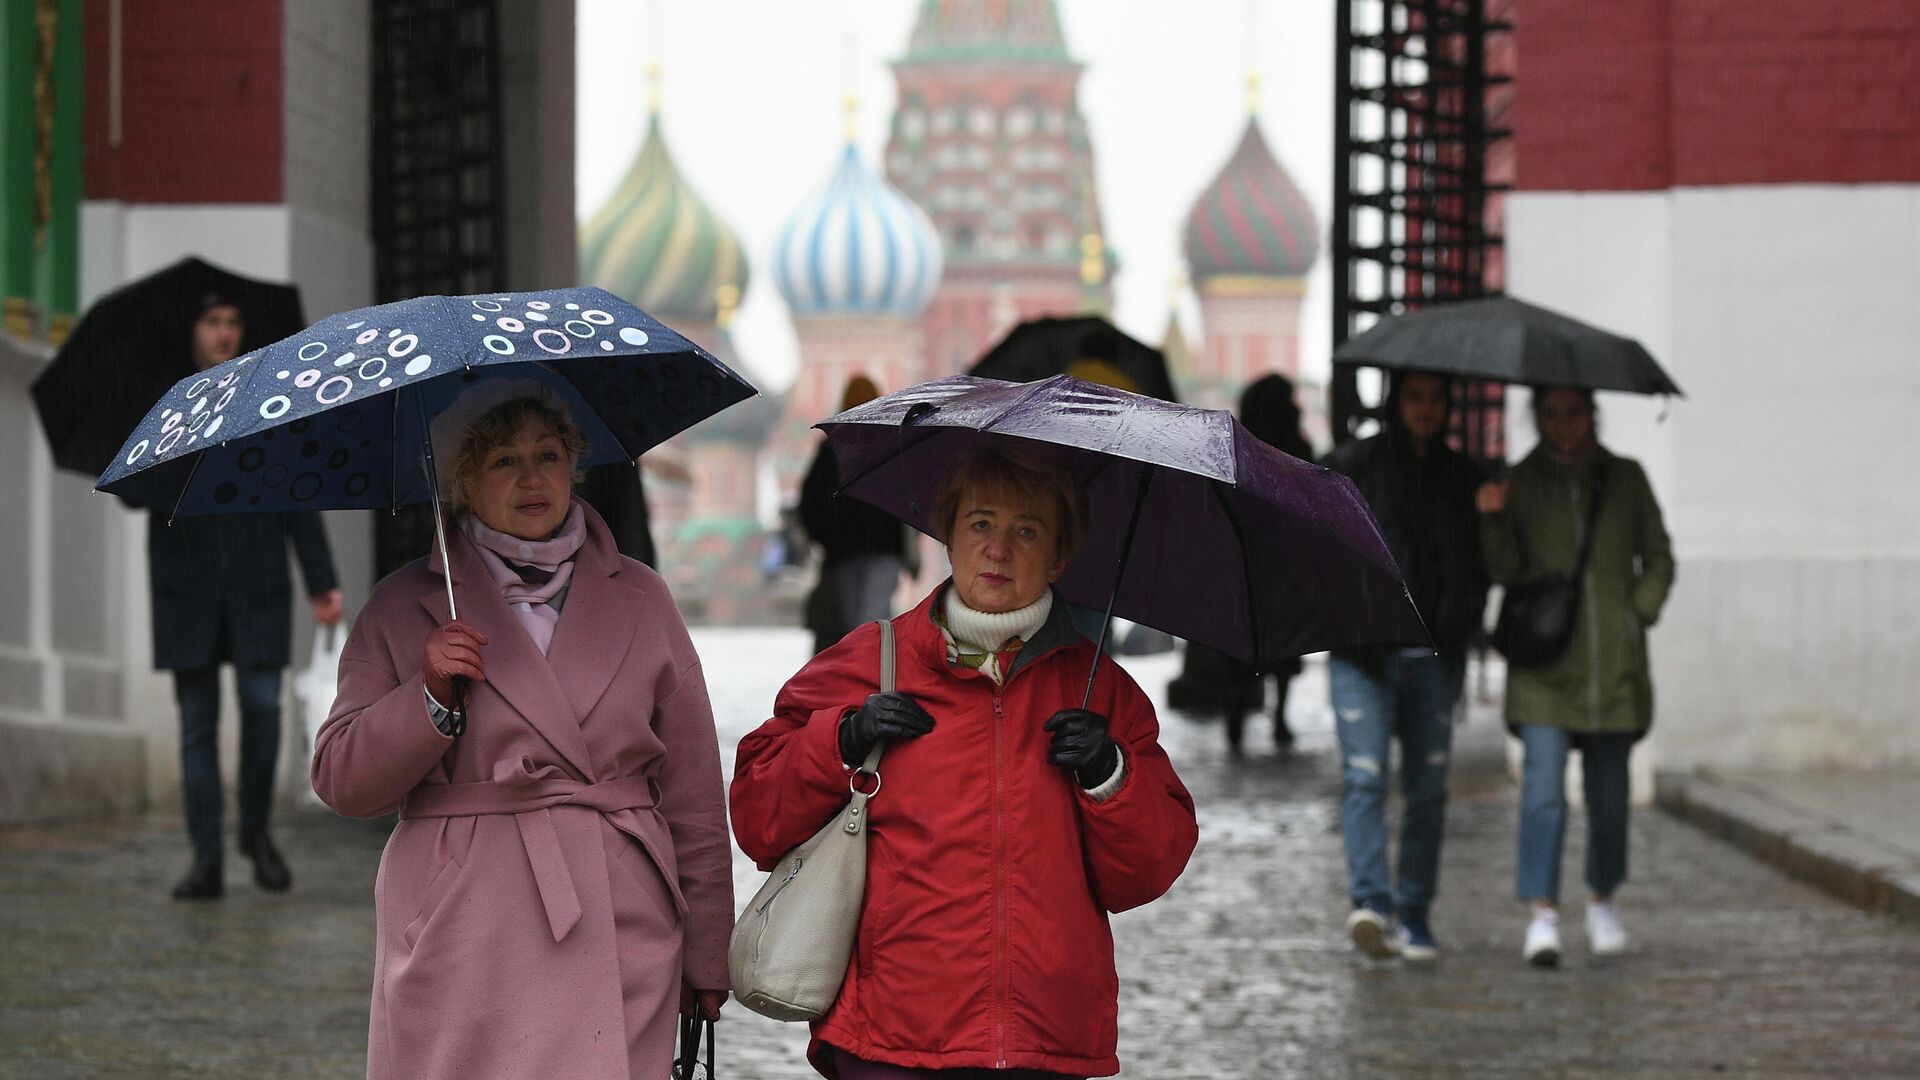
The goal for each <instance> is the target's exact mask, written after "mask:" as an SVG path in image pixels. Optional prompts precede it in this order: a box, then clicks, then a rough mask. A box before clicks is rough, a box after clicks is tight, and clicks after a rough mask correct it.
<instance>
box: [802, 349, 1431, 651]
mask: <svg viewBox="0 0 1920 1080" xmlns="http://www.w3.org/2000/svg"><path fill="white" fill-rule="evenodd" d="M816 426H818V427H820V428H821V429H822V430H824V431H825V432H826V433H827V437H828V438H829V439H831V440H832V441H833V444H834V449H835V452H836V453H837V454H838V456H839V460H840V481H841V490H842V491H844V492H845V493H846V494H849V495H852V496H854V497H855V498H859V499H863V500H865V501H867V502H869V503H872V504H874V505H875V506H878V507H880V508H882V509H884V510H887V511H888V512H890V513H892V514H894V515H895V516H896V517H899V518H900V519H901V520H903V521H905V522H907V523H908V524H910V525H912V526H913V527H914V528H916V529H919V530H920V531H921V532H925V533H928V534H929V535H937V532H938V530H936V528H935V523H934V522H933V521H932V520H930V514H931V513H932V510H933V503H934V498H935V492H936V490H937V488H938V486H939V484H940V481H941V479H942V478H943V477H944V476H945V475H946V473H947V470H948V468H949V467H950V466H951V465H952V464H953V463H954V462H955V461H956V460H958V459H959V457H960V456H961V455H962V454H964V453H966V452H968V451H969V450H971V449H972V448H974V447H976V446H978V445H980V443H981V442H982V441H983V440H992V439H1027V440H1032V441H1035V442H1043V443H1050V444H1052V445H1054V446H1056V447H1058V448H1059V452H1060V453H1061V454H1062V455H1063V456H1064V457H1065V458H1066V459H1067V460H1068V461H1069V462H1070V463H1071V464H1072V466H1073V468H1074V469H1075V471H1076V472H1077V473H1078V475H1079V476H1080V477H1081V478H1082V479H1083V480H1084V481H1085V491H1086V496H1087V501H1088V508H1089V510H1090V512H1091V514H1092V517H1093V528H1092V530H1091V533H1090V536H1089V538H1088V542H1087V545H1086V548H1085V549H1084V550H1083V551H1082V552H1081V553H1080V555H1079V556H1078V557H1077V558H1076V559H1074V561H1073V563H1072V564H1071V565H1070V566H1069V567H1068V568H1067V571H1066V573H1065V574H1063V575H1062V576H1061V578H1060V580H1059V581H1058V582H1057V583H1056V586H1057V588H1058V589H1059V590H1060V593H1061V595H1063V596H1065V597H1066V598H1067V599H1068V600H1070V601H1072V602H1074V603H1077V604H1082V605H1085V606H1088V607H1094V608H1102V609H1104V608H1106V607H1108V604H1109V601H1111V602H1112V613H1113V614H1115V615H1118V616H1121V617H1123V618H1127V619H1131V620H1133V621H1134V622H1140V623H1146V624H1147V625H1149V626H1153V627H1157V628H1159V629H1161V630H1165V631H1166V632H1168V633H1170V634H1175V635H1177V636H1179V637H1183V638H1187V639H1189V640H1192V641H1198V642H1202V643H1204V644H1207V645H1211V646H1213V647H1214V648H1217V649H1220V650H1222V651H1223V652H1227V653H1230V654H1232V655H1234V656H1237V657H1240V658H1241V659H1243V660H1246V661H1248V662H1250V663H1254V664H1272V663H1276V662H1278V661H1280V660H1284V659H1288V658H1291V657H1294V656H1298V655H1300V654H1302V653H1308V652H1317V651H1320V650H1323V649H1332V648H1340V647H1344V646H1354V645H1368V644H1405V645H1417V644H1424V643H1425V642H1426V640H1427V636H1426V631H1425V628H1424V627H1423V626H1422V624H1421V622H1420V617H1419V615H1418V613H1417V612H1416V611H1415V610H1414V607H1413V601H1412V600H1411V599H1410V598H1409V597H1408V595H1407V590H1406V586H1405V584H1404V583H1403V582H1402V581H1401V579H1400V574H1399V571H1398V569H1397V568H1396V567H1395V566H1394V563H1393V557H1392V556H1391V555H1389V554H1388V552H1387V548H1386V544H1385V542H1384V541H1383V540H1382V539H1381V537H1380V531H1379V527H1378V526H1377V524H1376V523H1375V522H1374V519H1373V516H1372V515H1371V514H1370V513H1368V511H1367V505H1366V503H1365V501H1364V500H1362V499H1361V497H1360V494H1359V492H1358V491H1357V490H1356V489H1355V488H1354V486H1353V484H1352V482H1351V481H1349V480H1347V478H1346V477H1343V476H1341V475H1339V474H1338V473H1335V472H1332V471H1330V470H1328V469H1323V468H1321V467H1319V466H1317V465H1313V464H1310V463H1308V462H1305V461H1301V460H1300V459H1298V458H1294V457H1289V456H1288V455H1286V454H1283V453H1281V452H1280V451H1278V450H1275V449H1274V448H1272V447H1271V446H1268V445H1267V444H1265V443H1263V442H1261V441H1260V440H1259V439H1256V438H1254V437H1253V436H1252V435H1250V434H1248V433H1247V430H1246V429H1245V428H1243V427H1241V426H1240V425H1239V424H1238V423H1237V422H1236V421H1235V420H1234V419H1233V417H1232V416H1231V415H1230V414H1228V413H1225V412H1217V411H1211V410H1204V409H1193V408H1187V407H1184V406H1180V405H1175V404H1172V403H1169V402H1165V401H1160V400H1156V399H1154V398H1149V397H1144V396H1142V395H1139V394H1129V393H1127V392H1125V391H1123V390H1115V389H1113V388H1111V387H1106V386H1100V385H1096V384H1093V383H1088V382H1084V381H1082V380H1079V379H1074V378H1071V377H1068V376H1064V375H1059V376H1054V377H1053V378H1050V379H1045V380H1043V381H1041V382H1037V383H1027V384H1017V383H1007V382H1001V381H998V380H992V379H979V378H974V377H971V376H966V375H956V376H952V377H950V378H945V379H936V380H934V381H933V382H928V383H921V384H920V385H918V386H913V387H909V388H907V389H905V390H901V391H898V392H896V393H893V394H888V395H887V396H885V397H882V398H877V399H875V400H874V401H871V402H868V403H867V404H865V405H862V406H860V407H858V408H855V409H850V410H848V411H846V412H844V413H841V414H839V415H838V416H834V417H832V418H830V419H828V420H825V421H823V422H821V423H820V424H818V425H816ZM1136 515H1137V518H1136ZM1135 520H1137V524H1138V528H1137V531H1135V530H1133V529H1132V526H1131V525H1130V522H1134V521H1135ZM1130 532H1132V533H1133V535H1132V536H1131V537H1129V533H1130ZM1129 539H1131V545H1130V547H1129ZM1128 564H1131V565H1132V569H1131V570H1130V571H1128V570H1125V567H1126V566H1127V565H1128ZM1116 574H1117V585H1118V591H1117V593H1116V591H1115V587H1116Z"/></svg>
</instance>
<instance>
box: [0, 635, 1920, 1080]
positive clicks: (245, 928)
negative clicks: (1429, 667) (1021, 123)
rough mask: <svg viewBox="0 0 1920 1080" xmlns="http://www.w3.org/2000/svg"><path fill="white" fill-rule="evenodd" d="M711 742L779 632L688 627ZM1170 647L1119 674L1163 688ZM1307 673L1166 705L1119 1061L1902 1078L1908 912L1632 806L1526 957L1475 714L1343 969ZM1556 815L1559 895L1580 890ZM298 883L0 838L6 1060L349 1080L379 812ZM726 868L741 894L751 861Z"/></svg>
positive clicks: (1159, 1067) (1909, 1021)
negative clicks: (1182, 797)
mask: <svg viewBox="0 0 1920 1080" xmlns="http://www.w3.org/2000/svg"><path fill="white" fill-rule="evenodd" d="M696 637H697V640H698V643H699V645H700V647H701V653H702V655H703V656H704V657H706V658H707V663H708V667H709V675H708V677H709V680H710V682H711V684H712V686H713V687H714V691H715V697H716V712H717V713H718V714H719V715H720V717H721V718H722V720H721V723H722V728H723V743H724V744H725V745H726V746H727V747H729V748H730V746H731V743H732V742H733V740H734V739H736V738H737V737H738V736H739V735H740V734H741V733H743V732H744V731H745V730H747V729H748V728H750V727H751V726H752V725H754V724H756V723H758V722H759V719H760V714H761V710H763V709H764V708H765V704H766V702H767V701H769V700H770V699H771V695H772V691H773V689H774V688H776V687H777V686H778V685H779V683H780V682H781V681H782V680H783V679H784V678H785V677H786V675H788V674H789V673H791V671H792V670H793V669H794V668H795V667H797V666H798V665H799V663H800V662H801V661H802V660H803V659H804V647H805V640H806V639H805V636H804V635H802V634H801V633H799V632H798V631H766V630H749V631H739V630H712V631H703V632H700V633H699V634H697V635H696ZM1176 663H1177V662H1176V660H1175V659H1174V658H1173V657H1171V656H1161V657H1144V658H1132V659H1129V660H1128V661H1127V664H1128V666H1129V667H1130V668H1131V669H1132V670H1133V671H1134V673H1135V675H1136V677H1137V678H1138V679H1139V680H1140V681H1141V683H1142V685H1144V686H1145V687H1146V688H1147V689H1148V690H1149V692H1150V693H1153V694H1155V695H1156V696H1159V695H1160V694H1161V692H1162V691H1163V690H1164V687H1165V684H1166V681H1167V679H1168V678H1169V677H1170V676H1171V675H1172V674H1173V672H1174V669H1175V667H1176ZM1323 671H1324V669H1322V668H1320V667H1319V666H1317V665H1309V668H1308V672H1307V674H1306V675H1304V676H1302V677H1301V678H1300V679H1299V680H1297V681H1296V682H1295V684H1294V691H1293V708H1292V710H1291V712H1292V714H1293V717H1294V722H1295V727H1296V729H1298V730H1299V731H1300V733H1301V740H1300V746H1299V749H1298V750H1297V751H1296V752H1295V753H1294V754H1292V755H1290V756H1286V757H1277V756H1275V755H1274V754H1273V752H1272V749H1271V746H1270V744H1269V743H1268V741H1267V728H1266V726H1265V724H1263V723H1256V724H1255V725H1253V730H1252V732H1251V733H1250V736H1249V743H1250V746H1249V749H1250V751H1251V755H1250V760H1249V761H1248V762H1247V763H1244V764H1235V763H1233V762H1230V761H1229V760H1228V759H1227V757H1226V754H1225V752H1224V749H1223V740H1222V737H1221V733H1220V731H1219V727H1218V725H1217V724H1215V725H1208V724H1197V723H1191V722H1187V721H1185V720H1182V719H1180V718H1178V717H1172V716H1169V717H1167V718H1166V725H1167V731H1166V742H1167V745H1168V749H1169V751H1170V752H1171V753H1172V754H1173V756H1174V759H1175V761H1176V762H1177V763H1178V764H1179V766H1180V769H1181V774H1182V776H1183V777H1184V778H1185V779H1186V781H1187V783H1188V785H1189V786H1190V787H1191V788H1192V789H1193V792H1194V795H1195V797H1196V799H1197V800H1198V802H1199V805H1200V807H1201V845H1200V849H1199V851H1198V852H1197V853H1196V854H1195V856H1194V861H1193V863H1192V865H1191V866H1190V867H1189V869H1188V871H1187V874H1186V876H1185V877H1184V878H1183V879H1182V880H1181V881H1180V883H1179V884H1178V885H1176V886H1175V888H1174V890H1173V891H1172V893H1170V894H1169V895H1168V896H1167V897H1166V898H1165V899H1163V900H1161V901H1159V902H1157V903H1155V904H1152V905H1150V906H1148V907H1147V908H1144V909H1142V910H1140V911H1136V912H1129V913H1127V914H1126V915H1123V916H1119V917H1117V918H1116V919H1115V920H1114V922H1115V933H1116V937H1117V938H1118V942H1119V965H1120V972H1121V977H1122V981H1123V988H1122V999H1121V1009H1122V1017H1121V1045H1120V1057H1121V1060H1122V1063H1123V1066H1124V1072H1123V1075H1125V1076H1128V1077H1135V1078H1142V1077H1151V1078H1174V1077H1249V1078H1253V1077H1295V1076H1297V1077H1329V1078H1346V1077H1355V1078H1357V1077H1439V1076H1474V1077H1481V1076H1486V1077H1508V1076H1512V1077H1519V1076H1540V1075H1555V1076H1568V1077H1588V1076H1594V1077H1649V1078H1651V1077H1674V1076H1717V1075H1725V1076H1766V1077H1789V1076H1796V1077H1797V1076H1848V1077H1868V1076H1887V1077H1894V1076H1915V1075H1920V928H1915V927H1913V926H1911V925H1907V924H1903V923H1899V922H1896V921H1893V920H1891V919H1888V918H1886V917H1884V916H1878V915H1872V914H1867V913H1864V912H1861V911H1859V910H1857V909H1855V908H1853V907H1851V906H1849V905H1847V904H1844V903H1842V902H1840V901H1838V900H1835V899H1832V898H1830V897H1828V896H1825V895H1823V894H1822V893H1820V892H1818V891H1816V890H1814V889H1812V888H1810V887H1808V886H1806V885H1802V884H1800V883H1798V882H1795V881H1793V880H1791V879H1790V878H1788V877H1786V876H1784V875H1782V874H1781V873H1779V872H1778V871H1776V870H1774V869H1772V868H1770V867H1768V866H1767V865H1765V864H1763V863H1760V862H1758V861H1755V860H1754V859H1752V858H1750V857H1749V856H1747V855H1746V854H1744V853H1742V852H1741V851H1739V850H1737V849H1735V848H1733V847H1731V846H1728V845H1726V844H1724V843H1722V842H1721V841H1719V840H1717V839H1715V838H1713V837H1712V836H1709V835H1708V834H1706V833H1704V832H1702V831H1700V830H1697V829H1695V828H1693V827H1692V826H1690V825H1687V824H1685V823H1682V822H1680V821H1677V820H1674V819H1672V818H1669V817H1666V816H1664V815H1662V814H1661V813H1659V812H1658V811H1653V810H1642V811H1637V812H1636V815H1635V818H1634V824H1633V877H1632V880H1631V881H1630V882H1629V884H1628V886H1627V887H1626V888H1625V889H1624V890H1623V891H1622V893H1621V896H1620V900H1621V908H1622V914H1623V917H1624V919H1625V920H1626V922H1627V926H1628V929H1629V931H1630V932H1631V933H1632V935H1633V944H1632V947H1631V948H1630V950H1629V952H1628V953H1627V955H1625V956H1623V957H1619V958H1616V959H1613V960H1611V961H1598V960H1594V959H1593V958H1590V957H1589V956H1588V955H1587V954H1586V951H1585V948H1584V942H1583V940H1582V938H1581V935H1580V933H1579V925H1580V905H1579V903H1578V902H1577V901H1575V902H1573V903H1571V904H1570V905H1569V909H1568V911H1567V913H1566V917H1565V918H1564V919H1563V926H1564V927H1566V928H1567V932H1566V938H1567V956H1566V962H1565V966H1564V967H1563V968H1562V969H1561V970H1559V971H1554V972H1545V971H1535V970H1532V969H1529V968H1527V967H1525V966H1524V965H1523V964H1522V963H1521V961H1520V959H1519V951H1520V938H1521V934H1522V931H1523V929H1524V925H1523V924H1524V918H1525V916H1524V914H1523V912H1522V911H1521V909H1520V907H1519V906H1518V905H1517V904H1516V903H1515V902H1514V901H1513V900H1512V898H1511V890H1512V884H1511V879H1512V873H1513V827H1514V813H1515V793H1514V790H1513V788H1512V787H1511V785H1510V784H1509V782H1508V780H1507V777H1506V774H1505V771H1504V759H1503V746H1502V738H1503V736H1502V733H1501V731H1500V728H1499V724H1498V722H1497V721H1496V720H1495V719H1493V717H1492V714H1491V713H1490V712H1488V711H1487V710H1486V709H1484V708H1482V709H1479V710H1477V711H1476V714H1475V715H1474V717H1473V718H1472V719H1471V720H1470V721H1469V723H1468V724H1467V725H1466V726H1465V727H1463V728H1462V729H1461V730H1460V737H1459V742H1458V744H1457V746H1456V755H1455V757H1456V760H1455V767H1454V781H1455V782H1454V790H1455V795H1454V802H1453V806H1452V810H1451V816H1450V818H1449V822H1448V840H1447V847H1446V850H1445V853H1444V860H1443V867H1442V874H1441V899H1440V901H1439V903H1438V905H1437V907H1436V910H1435V913H1434V920H1435V930H1436V932H1437V933H1438V934H1439V935H1440V936H1441V940H1442V943H1443V944H1444V945H1445V946H1446V949H1447V951H1446V954H1445V956H1444V957H1443V959H1442V960H1441V961H1440V962H1439V963H1438V964H1437V965H1433V966H1431V967H1428V968H1424V969H1417V968H1411V967H1407V966H1403V965H1397V964H1376V963H1370V962H1367V961H1363V960H1360V959H1358V958H1357V957H1355V956H1354V954H1353V953H1352V952H1351V951H1350V950H1349V949H1348V948H1347V947H1346V945H1345V942H1344V940H1343V938H1342V937H1341V926H1342V921H1343V919H1344V917H1345V913H1346V906H1347V905H1346V900H1345V895H1344V893H1345V890H1344V881H1343V871H1342V860H1341V855H1340V842H1339V834H1338V820H1337V815H1336V813H1335V798H1336V797H1337V791H1338V785H1339V776H1338V769H1337V763H1336V759H1335V755H1334V751H1333V736H1332V719H1331V715H1330V713H1329V712H1328V710H1327V708H1326V705H1325V701H1326V693H1325V680H1324V673H1323ZM1579 823H1580V818H1579V816H1578V815H1577V814H1576V815H1575V816H1574V822H1573V824H1574V825H1575V826H1576V827H1575V828H1574V829H1572V830H1570V835H1569V838H1568V845H1567V856H1566V863H1565V883H1566V893H1567V895H1568V896H1569V897H1576V896H1578V895H1579V890H1578V874H1579V868H1580V866H1581V865H1582V861H1581V860H1582V858H1583V845H1582V843H1581V837H1580V835H1579V833H1580V829H1579V828H1578V826H1579ZM278 834H279V836H280V844H281V847H282V849H283V850H284V851H285V852H286V854H287V857H288V860H289V862H290V863H291V864H292V865H293V869H294V873H295V884H294V889H293V891H292V892H291V893H288V894H286V895H284V896H274V895H269V894H265V893H262V892H260V891H259V890H257V889H255V888H254V887H253V885H252V883H251V881H250V880H248V878H247V876H246V874H245V870H246V865H245V863H244V862H243V861H239V860H238V859H237V857H235V861H232V862H230V863H229V864H228V868H227V874H228V885H227V887H228V894H227V898H226V899H225V900H224V901H221V902H219V903H216V904H203V905H187V904H180V903H174V902H171V901H169V900H167V899H166V890H167V888H168V886H169V885H170V884H171V883H172V881H173V879H174V878H175V877H176V876H177V875H178V874H179V873H180V872H181V871H182V870H183V869H184V867H185V859H186V856H185V844H184V840H183V839H182V837H181V835H180V832H179V825H178V821H177V819H172V820H170V819H169V818H168V816H167V815H164V814H156V815H154V816H153V817H150V818H144V819H138V820H133V821H120V822H108V823H98V824H86V825H71V826H59V827H44V828H35V829H29V830H16V831H12V832H0V943H4V944H3V945H0V948H3V949H4V952H0V1076H5V1077H15V1076H19V1077H36V1078H42V1077H44V1078H66V1077H102V1078H123V1077H124V1078H128V1080H134V1078H141V1080H145V1078H158V1077H207V1078H233V1080H243V1078H244V1080H253V1078H258V1077H314V1078H329V1077H355V1076H359V1075H362V1070H363V1061H364V1058H363V1055H364V1049H365V1038H366V1010H367V993H368V986H369V983H370V980H371V977H372V935H373V908H372V900H371V896H372V888H373V875H374V870H375V866H376V864H377V861H378V858H379V852H380V846H381V844H382V842H383V840H384V836H385V826H384V825H381V824H378V823H369V822H353V821H344V820H340V819H337V818H333V817H331V816H329V815H326V814H324V813H319V812H308V813H293V814H287V815H285V816H284V819H283V822H282V824H281V825H280V826H279V828H278ZM736 872H737V875H738V883H739V886H740V890H741V896H742V897H743V898H744V897H745V896H746V895H749V894H750V893H751V891H752V888H753V886H754V885H755V884H756V883H757V881H756V878H757V875H755V874H754V872H753V870H752V868H751V866H748V865H746V864H745V863H744V862H741V863H739V864H737V866H736ZM804 1042H805V1036H804V1030H803V1029H802V1028H799V1027H796V1026H789V1025H781V1024H776V1023H773V1022H771V1021H765V1020H761V1019H759V1018H757V1017H752V1016H750V1015H748V1014H746V1013H744V1012H743V1011H742V1010H740V1009H739V1008H738V1007H737V1006H732V1007H730V1008H729V1010H728V1019H727V1020H726V1021H724V1022H723V1024H722V1027H721V1036H720V1066H721V1073H722V1075H724V1076H729V1077H743V1078H746V1077H752V1078H766V1080H776V1078H788V1077H792V1078H798V1077H804V1076H809V1075H811V1072H810V1071H809V1070H808V1069H807V1068H806V1066H805V1065H804V1063H803V1062H802V1060H801V1052H802V1050H803V1047H804Z"/></svg>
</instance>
